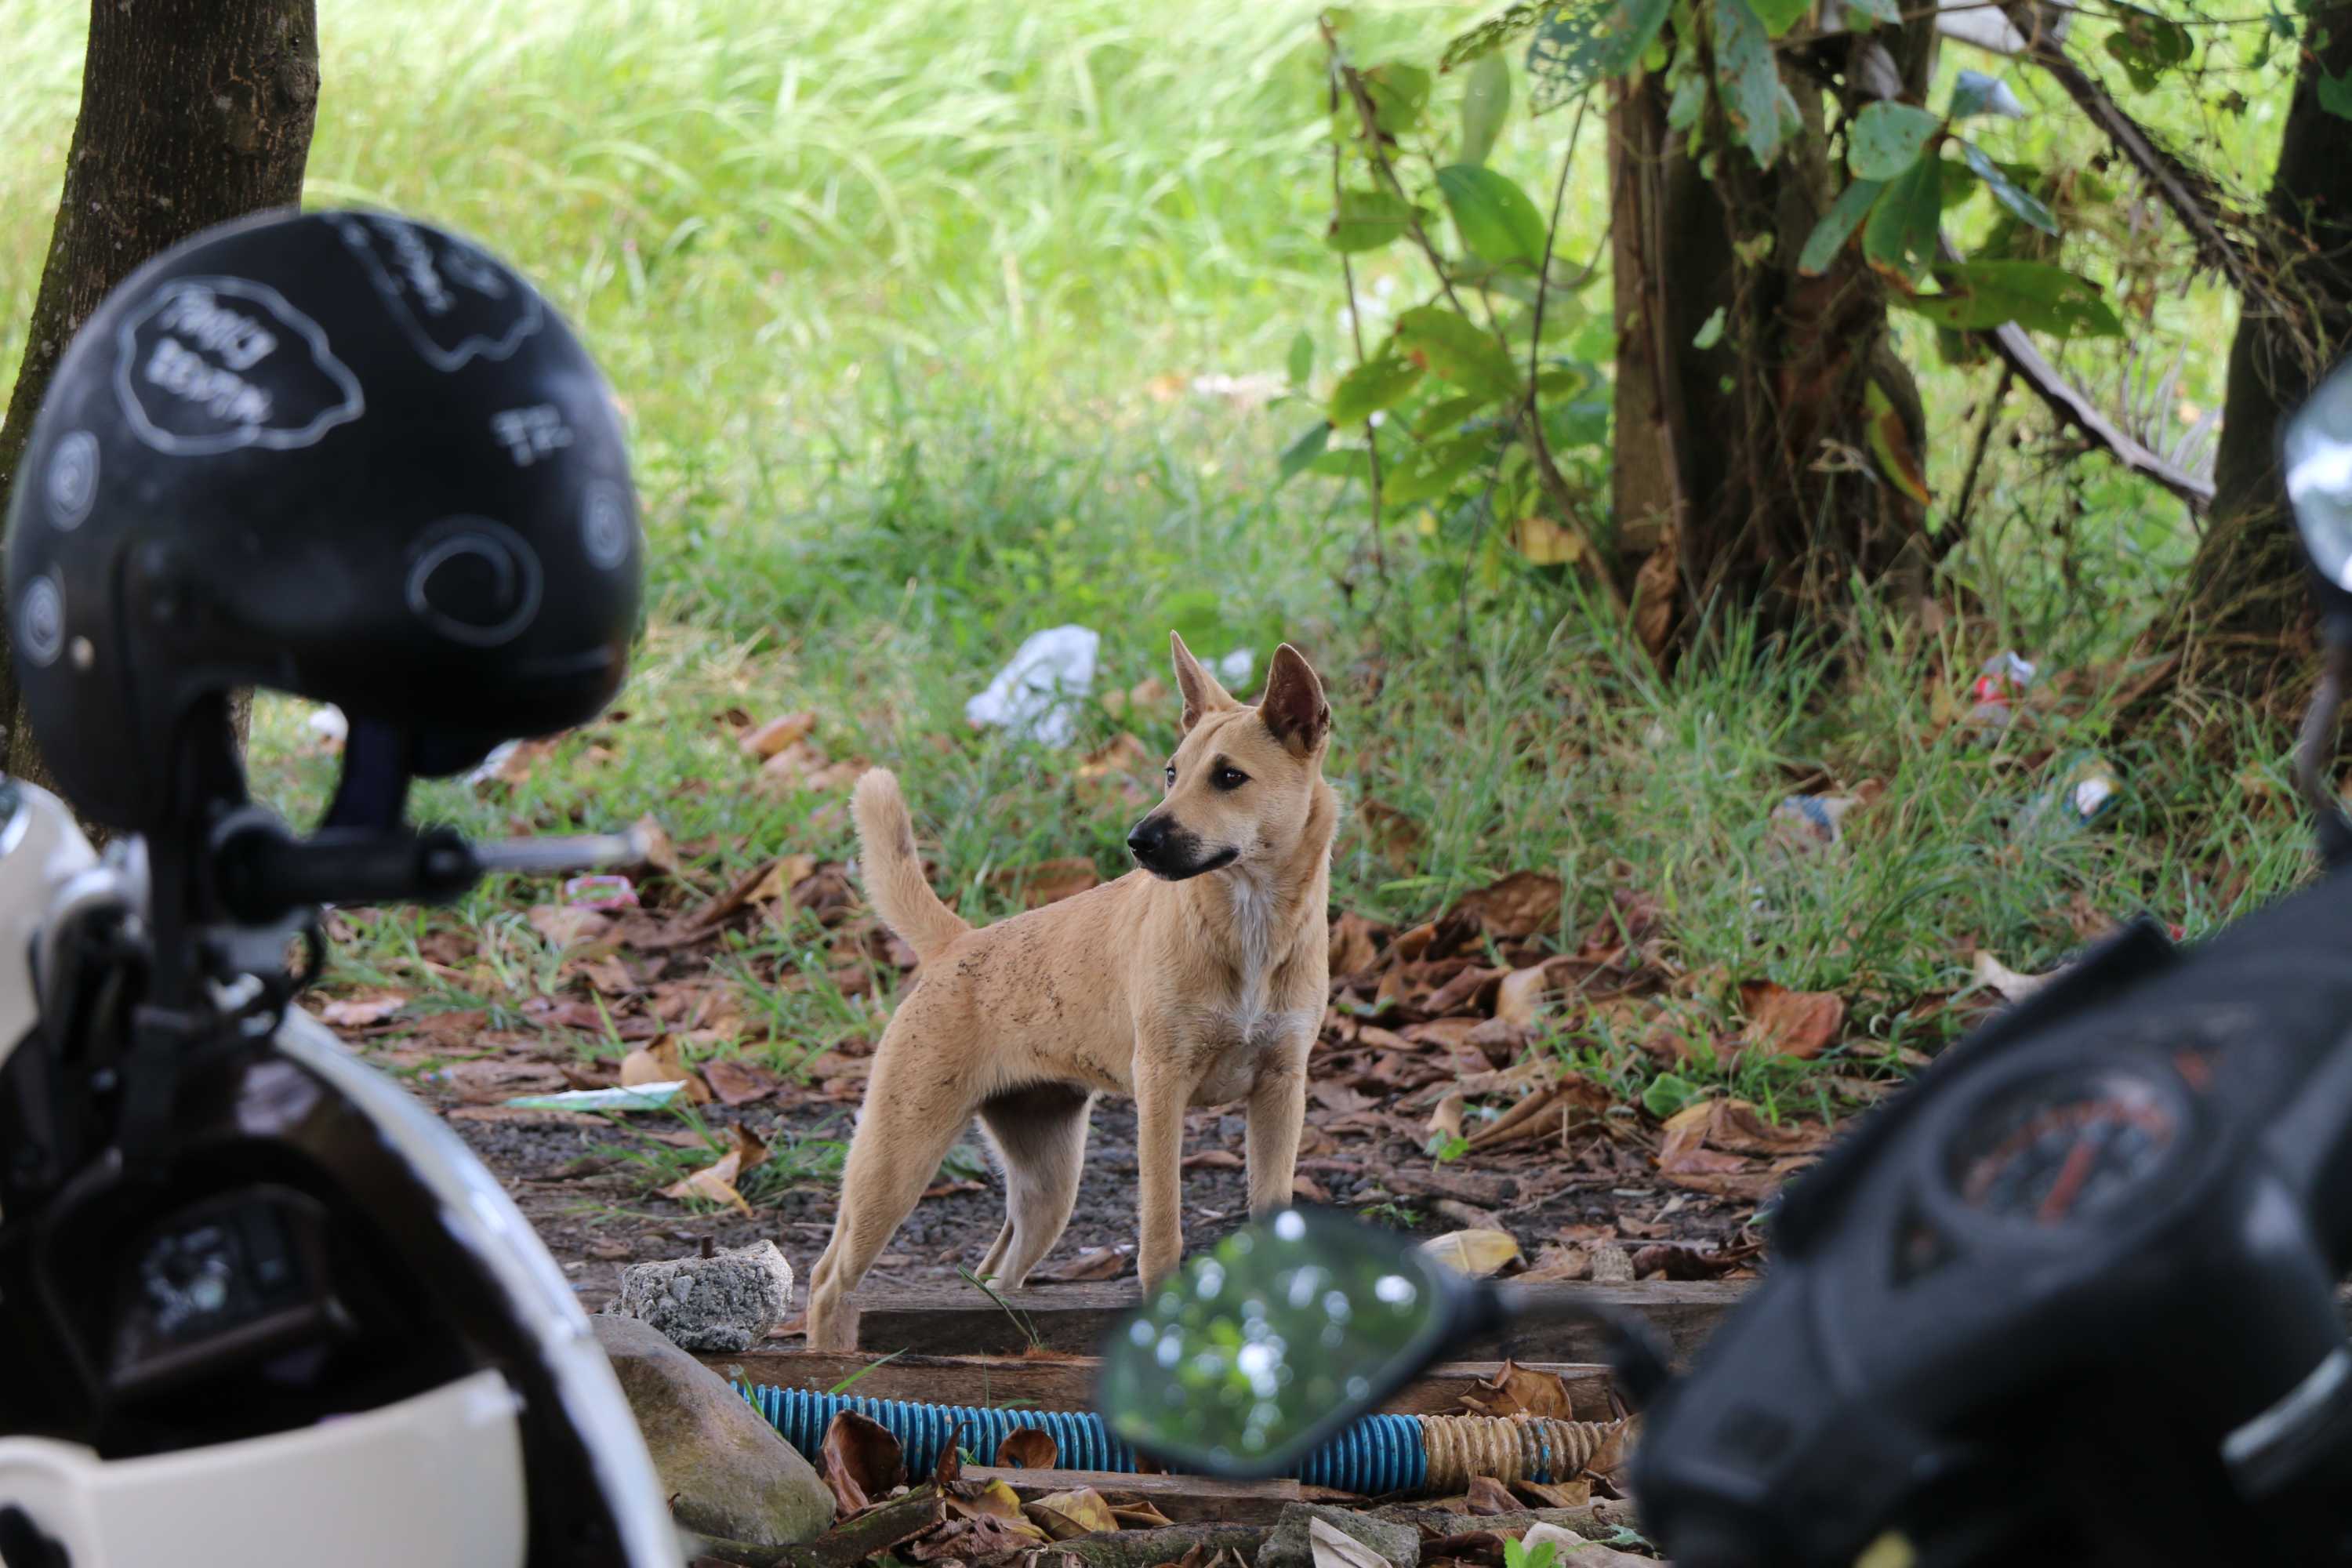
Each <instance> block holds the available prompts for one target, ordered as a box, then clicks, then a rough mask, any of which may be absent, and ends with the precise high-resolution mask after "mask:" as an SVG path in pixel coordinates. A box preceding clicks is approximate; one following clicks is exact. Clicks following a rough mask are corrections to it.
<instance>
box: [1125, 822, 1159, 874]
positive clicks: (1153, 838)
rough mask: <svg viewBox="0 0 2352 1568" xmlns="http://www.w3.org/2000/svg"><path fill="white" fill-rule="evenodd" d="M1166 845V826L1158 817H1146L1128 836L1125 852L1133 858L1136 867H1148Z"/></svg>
mask: <svg viewBox="0 0 2352 1568" xmlns="http://www.w3.org/2000/svg"><path fill="white" fill-rule="evenodd" d="M1167 843H1168V824H1167V823H1165V822H1163V821H1161V820H1160V818H1159V817H1156V816H1147V817H1145V818H1144V819H1143V820H1142V821H1141V822H1139V823H1137V824H1136V825H1135V826H1134V829H1133V830H1132V831H1130V832H1129V834H1128V836H1127V852H1128V853H1129V854H1130V855H1132V856H1134V857H1135V863H1136V864H1137V865H1139V866H1149V865H1150V864H1151V863H1152V858H1153V857H1155V856H1157V855H1158V854H1159V853H1160V850H1161V849H1162V848H1164V847H1166V846H1167Z"/></svg>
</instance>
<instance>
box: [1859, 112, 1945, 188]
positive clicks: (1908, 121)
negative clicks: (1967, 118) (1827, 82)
mask: <svg viewBox="0 0 2352 1568" xmlns="http://www.w3.org/2000/svg"><path fill="white" fill-rule="evenodd" d="M1943 128H1944V122H1943V121H1941V120H1938V119H1937V118H1936V116H1934V115H1932V114H1930V113H1928V112H1927V110H1924V109H1914V108H1913V107H1911V105H1909V104H1907V103H1874V104H1871V105H1869V106H1867V107H1866V108H1864V110H1863V111H1862V112H1861V113H1860V114H1857V115H1855V116H1854V117H1853V130H1852V131H1851V132H1848V133H1847V136H1846V155H1845V156H1846V163H1847V164H1848V165H1850V166H1851V167H1852V168H1853V175H1854V178H1855V179H1857V180H1891V179H1893V178H1895V175H1897V174H1901V173H1903V171H1904V170H1906V169H1907V168H1909V167H1911V165H1912V164H1914V163H1917V162H1918V161H1919V157H1920V154H1921V153H1925V152H1927V144H1928V143H1929V142H1932V141H1934V140H1935V137H1936V132H1938V131H1941V130H1942V129H1943Z"/></svg>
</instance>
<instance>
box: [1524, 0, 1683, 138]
mask: <svg viewBox="0 0 2352 1568" xmlns="http://www.w3.org/2000/svg"><path fill="white" fill-rule="evenodd" d="M1673 8H1674V7H1673V0H1568V3H1567V4H1565V5H1558V6H1556V7H1554V8H1553V9H1552V11H1551V14H1550V16H1548V17H1546V18H1545V19H1544V20H1543V22H1542V23H1541V24H1540V25H1539V26H1537V28H1536V29H1535V37H1534V39H1533V40H1532V41H1531V42H1530V43H1529V44H1528V77H1529V78H1530V79H1531V80H1530V85H1529V89H1528V106H1529V108H1530V110H1532V111H1533V112H1535V113H1537V114H1541V113H1544V112H1546V111H1547V110H1552V109H1556V108H1558V107H1559V105H1561V104H1563V103H1567V102H1569V101H1570V100H1573V99H1575V98H1577V97H1579V96H1580V95H1581V94H1582V93H1584V92H1585V91H1587V90H1588V89H1591V86H1592V84H1593V83H1595V82H1597V81H1600V80H1602V79H1605V78H1609V77H1620V76H1624V75H1626V74H1627V73H1628V72H1630V71H1632V70H1633V68H1635V67H1636V66H1638V65H1640V64H1641V63H1642V57H1643V55H1645V54H1647V53H1648V52H1649V48H1650V45H1651V44H1652V42H1653V41H1654V40H1655V39H1656V37H1657V36H1658V29H1659V28H1661V27H1663V26H1665V23H1666V15H1667V13H1668V12H1669V11H1671V10H1672V9H1673Z"/></svg>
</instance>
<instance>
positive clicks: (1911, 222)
mask: <svg viewBox="0 0 2352 1568" xmlns="http://www.w3.org/2000/svg"><path fill="white" fill-rule="evenodd" d="M1943 174H1944V161H1943V160H1942V159H1941V158H1922V159H1920V160H1919V161H1918V162H1917V163H1914V164H1912V165H1911V167H1910V168H1909V169H1907V170H1906V171H1905V172H1904V173H1903V174H1901V175H1900V176H1898V177H1897V178H1895V179H1893V180H1890V181H1888V182H1887V185H1886V189H1885V192H1884V193H1883V194H1882V195H1880V196H1879V198H1878V204H1877V205H1875V206H1874V207H1872V208H1871V209H1870V221H1869V222H1867V223H1865V224H1864V225H1863V229H1862V255H1863V259H1864V260H1865V261H1868V262H1869V263H1870V265H1871V266H1872V267H1874V268H1877V269H1878V270H1879V271H1881V272H1885V273H1888V274H1890V275H1892V276H1894V277H1895V278H1898V279H1902V280H1903V281H1904V282H1905V283H1906V284H1907V283H1909V282H1910V281H1912V280H1913V279H1916V278H1917V277H1918V276H1919V274H1920V273H1922V272H1924V271H1925V270H1927V263H1929V262H1930V261H1933V260H1934V259H1935V258H1936V227H1937V221H1938V220H1939V219H1941V218H1942V216H1944V201H1943Z"/></svg>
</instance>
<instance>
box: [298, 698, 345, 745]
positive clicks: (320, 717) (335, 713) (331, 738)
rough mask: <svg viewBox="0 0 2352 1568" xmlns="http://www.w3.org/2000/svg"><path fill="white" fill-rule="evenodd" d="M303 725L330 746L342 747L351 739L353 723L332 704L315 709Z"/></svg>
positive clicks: (325, 704) (324, 704)
mask: <svg viewBox="0 0 2352 1568" xmlns="http://www.w3.org/2000/svg"><path fill="white" fill-rule="evenodd" d="M302 725H303V728H305V729H307V730H309V731H310V733H312V734H313V735H316V736H318V737H319V739H320V740H321V741H324V742H327V743H329V744H330V745H341V743H342V742H344V741H346V740H348V739H350V737H351V732H352V721H350V720H349V719H346V718H344V717H343V710H341V709H340V708H338V707H336V706H335V705H334V704H333V703H331V702H328V703H322V704H321V705H320V706H319V707H318V708H315V709H313V710H311V712H310V717H309V718H308V719H305V720H303V721H302Z"/></svg>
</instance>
